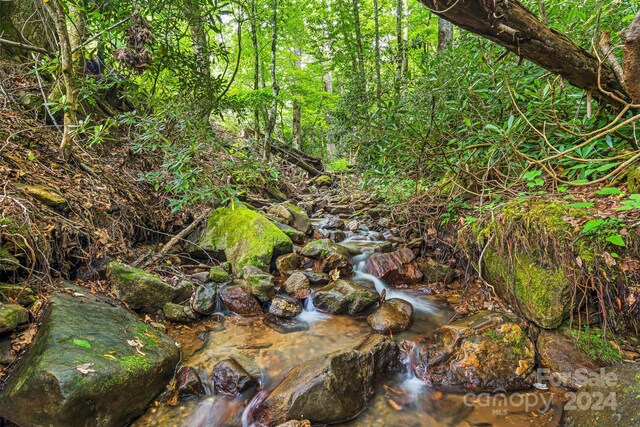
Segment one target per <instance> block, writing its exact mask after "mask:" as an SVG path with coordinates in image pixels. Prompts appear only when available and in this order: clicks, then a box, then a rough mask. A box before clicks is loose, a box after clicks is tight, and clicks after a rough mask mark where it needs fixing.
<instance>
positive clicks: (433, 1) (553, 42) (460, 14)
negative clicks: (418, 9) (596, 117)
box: [420, 0, 631, 104]
mask: <svg viewBox="0 0 640 427" xmlns="http://www.w3.org/2000/svg"><path fill="white" fill-rule="evenodd" d="M420 2H421V3H423V4H424V5H425V6H427V7H428V8H430V9H431V10H432V11H433V12H434V13H436V14H437V15H439V16H441V17H443V18H445V19H446V20H448V21H450V22H452V23H453V24H455V25H457V26H459V27H462V28H464V29H466V30H469V31H471V32H473V33H476V34H479V35H481V36H483V37H486V38H488V39H489V40H492V41H494V42H496V43H498V44H500V45H502V46H504V47H506V48H507V49H508V50H510V51H511V52H514V53H515V54H517V55H518V56H520V57H522V58H525V59H528V60H530V61H532V62H534V63H536V64H538V65H540V66H541V67H543V68H545V69H547V70H549V71H551V72H553V73H556V74H558V75H560V76H562V77H564V78H565V79H567V81H569V83H571V84H573V85H574V86H577V87H579V88H582V89H584V90H586V91H589V92H592V93H593V94H594V96H597V97H599V98H601V99H603V100H605V101H607V102H610V103H613V104H618V103H619V102H618V101H617V100H616V97H620V98H622V99H623V100H624V101H630V100H631V99H630V97H629V95H628V94H627V93H626V92H625V90H624V88H623V87H622V85H621V84H620V82H619V81H618V80H617V79H616V77H615V75H614V73H613V71H612V69H611V67H610V66H609V65H608V64H599V62H598V59H597V58H596V57H595V56H593V55H591V54H590V53H589V52H587V51H586V50H584V49H582V48H581V47H580V46H578V45H576V44H575V43H574V42H572V41H571V40H570V39H569V38H567V37H566V36H565V35H563V34H561V33H559V32H557V31H555V30H553V29H551V28H549V27H548V26H546V25H544V24H543V23H542V22H541V21H540V20H539V19H538V18H537V17H536V16H535V15H534V14H533V13H531V12H530V11H529V10H528V9H527V8H525V7H524V6H523V5H522V4H521V3H520V2H518V1H516V0H492V1H484V0H420ZM438 11H441V12H438ZM599 69H600V70H601V71H600V75H601V84H602V87H603V89H604V91H605V92H600V91H599V89H598V70H599Z"/></svg>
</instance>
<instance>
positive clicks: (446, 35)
mask: <svg viewBox="0 0 640 427" xmlns="http://www.w3.org/2000/svg"><path fill="white" fill-rule="evenodd" d="M452 43H453V24H452V23H451V22H449V21H447V20H445V19H442V18H438V52H442V51H443V50H447V49H448V48H449V47H450V46H451V44H452Z"/></svg>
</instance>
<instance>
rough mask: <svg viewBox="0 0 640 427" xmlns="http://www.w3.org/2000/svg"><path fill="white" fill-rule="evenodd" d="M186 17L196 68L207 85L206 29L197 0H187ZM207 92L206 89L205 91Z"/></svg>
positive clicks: (208, 72) (209, 77)
mask: <svg viewBox="0 0 640 427" xmlns="http://www.w3.org/2000/svg"><path fill="white" fill-rule="evenodd" d="M186 6H187V11H186V12H187V17H188V20H189V30H190V33H191V44H192V46H193V54H194V56H195V60H196V69H197V72H198V74H199V75H200V76H201V77H202V79H203V83H204V84H206V85H207V86H208V85H209V84H210V80H211V64H210V61H209V54H208V48H207V47H208V45H209V43H208V41H207V31H206V29H205V27H204V20H203V18H202V11H201V10H200V5H199V3H198V2H197V1H193V0H188V1H187V4H186ZM207 93H208V91H207Z"/></svg>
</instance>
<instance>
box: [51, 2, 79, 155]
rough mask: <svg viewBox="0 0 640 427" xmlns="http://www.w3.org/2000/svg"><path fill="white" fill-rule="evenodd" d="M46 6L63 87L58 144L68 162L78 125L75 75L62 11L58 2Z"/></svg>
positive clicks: (69, 41)
mask: <svg viewBox="0 0 640 427" xmlns="http://www.w3.org/2000/svg"><path fill="white" fill-rule="evenodd" d="M46 4H47V6H48V10H49V12H50V13H51V17H52V18H53V21H54V25H55V28H56V33H57V35H58V45H59V50H60V56H59V58H60V71H61V73H62V80H63V83H64V86H65V105H64V129H63V131H62V142H61V143H60V154H61V155H62V158H63V159H65V160H68V159H69V157H70V156H71V154H72V151H73V135H72V132H73V129H74V128H75V127H76V126H77V124H78V116H77V111H78V97H77V94H78V88H77V81H76V73H75V69H74V66H73V58H72V48H71V40H70V38H69V31H68V29H67V21H66V18H65V13H64V9H63V8H62V5H61V4H60V2H59V0H49V1H48V2H47V3H46Z"/></svg>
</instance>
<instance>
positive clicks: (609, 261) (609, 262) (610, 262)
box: [602, 252, 617, 267]
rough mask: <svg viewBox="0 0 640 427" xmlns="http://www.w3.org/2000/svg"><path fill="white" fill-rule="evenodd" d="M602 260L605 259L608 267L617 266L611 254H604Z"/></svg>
mask: <svg viewBox="0 0 640 427" xmlns="http://www.w3.org/2000/svg"><path fill="white" fill-rule="evenodd" d="M602 258H604V263H605V264H607V267H613V266H614V265H616V264H617V263H616V260H615V259H613V257H612V256H611V254H610V253H609V252H603V253H602Z"/></svg>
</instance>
